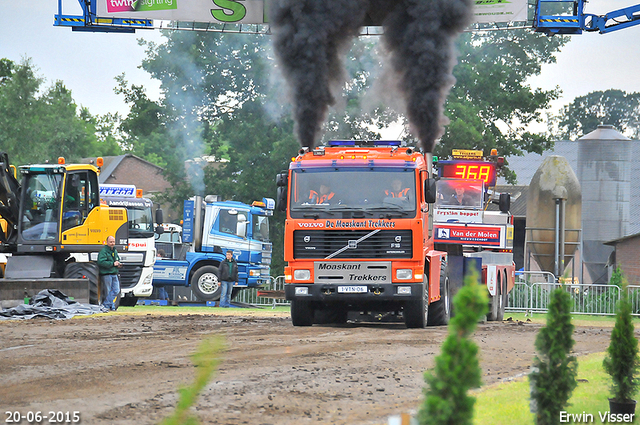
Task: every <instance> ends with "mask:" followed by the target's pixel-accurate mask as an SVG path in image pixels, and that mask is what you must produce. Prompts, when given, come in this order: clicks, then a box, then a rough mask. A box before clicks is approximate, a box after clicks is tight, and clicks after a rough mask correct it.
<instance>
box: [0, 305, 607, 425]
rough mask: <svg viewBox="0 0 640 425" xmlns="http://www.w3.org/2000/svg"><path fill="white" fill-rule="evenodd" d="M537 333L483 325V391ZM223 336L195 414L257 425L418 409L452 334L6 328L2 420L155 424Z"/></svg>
mask: <svg viewBox="0 0 640 425" xmlns="http://www.w3.org/2000/svg"><path fill="white" fill-rule="evenodd" d="M159 311H160V312H161V311H162V310H161V308H159ZM223 313H226V314H227V315H224V316H223V315H221V314H223ZM539 328H540V326H539V325H534V324H530V323H521V324H517V323H514V322H503V323H487V324H481V325H479V328H478V330H477V331H476V334H475V339H476V341H477V343H478V344H479V346H480V352H481V364H482V367H483V371H484V378H483V380H484V384H491V383H495V382H500V381H501V380H505V379H508V378H511V377H515V376H519V375H522V374H524V373H526V372H527V371H528V368H529V365H530V364H531V359H532V358H533V355H534V348H533V344H534V339H535V335H536V332H537V331H538V329H539ZM219 332H222V333H224V334H225V335H226V343H227V348H228V349H227V351H226V352H225V353H224V356H223V361H222V363H221V366H220V368H219V371H218V373H217V374H216V375H215V376H214V378H213V380H212V381H211V382H210V384H209V385H208V387H207V388H206V390H205V391H204V392H203V394H202V395H201V397H200V398H199V400H198V403H197V407H196V410H195V411H196V412H197V414H198V415H199V417H200V418H201V420H202V422H203V423H217V424H251V425H254V424H303V423H323V424H384V423H386V422H387V417H388V416H389V415H393V414H398V413H400V412H409V411H412V410H414V409H416V408H417V406H418V405H419V403H420V402H421V399H422V388H423V387H424V382H423V379H422V372H423V371H424V370H426V369H427V368H429V367H431V366H432V363H433V358H434V356H435V355H436V354H438V353H439V346H440V343H441V342H442V340H443V339H444V338H445V336H446V328H444V327H438V328H428V329H425V330H421V329H406V328H405V327H404V325H402V324H391V323H389V324H348V325H345V326H341V327H328V326H326V327H325V326H313V327H311V328H294V327H293V326H292V325H291V321H290V318H289V317H288V315H286V314H281V313H280V314H279V313H272V312H269V311H268V310H265V312H264V314H260V315H252V316H247V315H246V313H244V312H243V311H242V310H233V311H232V312H231V311H229V312H228V313H227V312H226V311H224V312H223V311H216V313H215V314H211V315H179V316H171V315H164V314H159V315H155V314H154V315H142V316H141V315H135V316H134V315H125V314H121V313H116V314H110V315H109V314H102V315H98V316H94V317H89V318H81V319H72V320H66V321H49V320H39V319H35V320H30V321H11V322H0V341H2V343H1V345H0V379H1V386H0V413H2V415H3V419H4V420H5V421H6V418H7V414H6V413H5V412H6V411H19V412H21V413H22V414H26V413H27V412H29V411H32V412H33V411H42V412H43V413H44V412H49V411H56V412H58V411H63V412H67V411H71V412H73V411H78V412H80V416H81V419H82V423H83V424H155V423H158V422H159V421H160V420H161V419H162V418H164V417H165V416H167V415H169V413H170V412H172V410H173V408H174V406H175V402H176V400H177V396H176V390H177V388H178V387H179V386H181V385H184V384H188V383H190V382H191V380H192V378H193V376H194V367H193V366H192V363H191V360H190V358H189V355H190V353H192V352H193V351H194V349H195V348H196V346H197V344H198V342H199V341H200V340H201V339H202V338H203V337H205V336H207V335H210V334H213V333H219ZM609 336H610V329H607V328H604V329H602V328H577V329H576V332H575V335H574V338H575V340H576V343H577V344H576V350H575V351H576V353H577V354H579V355H582V354H587V353H592V352H598V351H603V350H604V349H605V348H606V346H607V345H608V342H609ZM3 423H4V422H3ZM22 423H27V422H26V421H23V422H22ZM43 423H48V422H43Z"/></svg>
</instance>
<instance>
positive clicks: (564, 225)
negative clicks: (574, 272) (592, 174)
mask: <svg viewBox="0 0 640 425" xmlns="http://www.w3.org/2000/svg"><path fill="white" fill-rule="evenodd" d="M582 211H583V209H582V198H581V190H580V183H579V182H578V178H577V177H576V174H575V173H574V172H573V169H572V168H571V166H570V165H569V163H568V162H567V160H566V158H564V157H563V156H558V155H551V156H548V157H547V158H545V159H544V161H543V162H542V164H541V165H540V167H538V170H537V171H536V173H535V174H534V175H533V178H532V179H531V182H530V183H529V191H528V196H527V234H526V238H527V248H526V250H527V253H528V254H531V255H533V257H534V258H535V260H536V262H537V263H538V265H539V266H540V269H541V270H544V271H548V272H550V273H553V274H554V275H556V276H559V275H560V276H561V275H562V274H563V272H564V268H565V266H566V264H568V263H569V261H570V260H571V259H572V258H573V254H574V252H575V250H576V248H577V247H578V245H579V242H580V224H581V223H580V220H581V217H582ZM563 251H564V255H562V254H561V253H562V252H563Z"/></svg>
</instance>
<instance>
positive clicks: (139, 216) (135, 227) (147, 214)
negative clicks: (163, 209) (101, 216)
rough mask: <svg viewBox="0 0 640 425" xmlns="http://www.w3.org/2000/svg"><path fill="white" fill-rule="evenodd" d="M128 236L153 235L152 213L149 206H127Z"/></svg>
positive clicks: (145, 236)
mask: <svg viewBox="0 0 640 425" xmlns="http://www.w3.org/2000/svg"><path fill="white" fill-rule="evenodd" d="M127 218H128V219H129V237H130V238H150V237H153V235H154V233H153V213H152V211H151V207H127Z"/></svg>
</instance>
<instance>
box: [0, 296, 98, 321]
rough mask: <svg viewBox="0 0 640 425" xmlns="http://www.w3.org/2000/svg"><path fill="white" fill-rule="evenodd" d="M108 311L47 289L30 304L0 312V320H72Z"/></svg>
mask: <svg viewBox="0 0 640 425" xmlns="http://www.w3.org/2000/svg"><path fill="white" fill-rule="evenodd" d="M107 311H108V310H107V309H106V308H104V307H102V306H100V305H91V304H80V303H79V302H77V301H73V300H71V299H69V297H67V296H66V295H65V294H63V293H62V292H60V291H58V290H57V289H45V290H44V291H40V292H39V293H38V295H36V296H35V297H33V298H32V299H31V300H30V302H29V304H21V305H18V306H16V307H12V308H7V309H2V310H0V320H12V319H33V318H35V317H42V318H45V319H70V318H72V317H74V316H87V315H91V314H96V313H106V312H107Z"/></svg>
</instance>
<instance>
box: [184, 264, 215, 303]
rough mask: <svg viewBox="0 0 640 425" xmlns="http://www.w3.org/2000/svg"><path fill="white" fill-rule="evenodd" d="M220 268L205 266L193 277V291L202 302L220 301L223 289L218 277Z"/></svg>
mask: <svg viewBox="0 0 640 425" xmlns="http://www.w3.org/2000/svg"><path fill="white" fill-rule="evenodd" d="M218 275H219V272H218V268H217V267H215V266H203V267H200V268H199V269H198V270H196V271H195V273H194V274H193V276H192V277H191V290H192V291H193V293H194V294H195V296H196V297H198V299H199V300H201V301H215V300H219V299H220V292H222V287H221V285H220V278H219V277H218Z"/></svg>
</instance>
